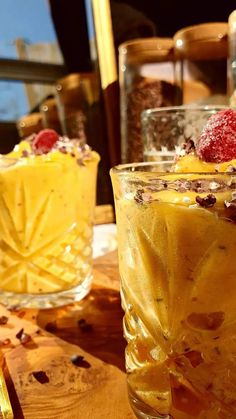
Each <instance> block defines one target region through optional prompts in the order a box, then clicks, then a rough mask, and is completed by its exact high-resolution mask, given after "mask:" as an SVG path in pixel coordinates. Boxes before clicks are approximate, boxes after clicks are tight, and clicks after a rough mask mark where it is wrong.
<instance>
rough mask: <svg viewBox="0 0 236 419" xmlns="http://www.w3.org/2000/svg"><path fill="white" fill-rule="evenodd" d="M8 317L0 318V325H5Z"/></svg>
mask: <svg viewBox="0 0 236 419" xmlns="http://www.w3.org/2000/svg"><path fill="white" fill-rule="evenodd" d="M7 322H8V317H7V316H0V325H4V324H7Z"/></svg>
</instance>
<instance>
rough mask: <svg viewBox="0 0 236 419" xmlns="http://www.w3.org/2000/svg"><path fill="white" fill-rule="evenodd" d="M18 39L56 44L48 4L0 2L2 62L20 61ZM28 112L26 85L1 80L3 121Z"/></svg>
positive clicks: (25, 0)
mask: <svg viewBox="0 0 236 419" xmlns="http://www.w3.org/2000/svg"><path fill="white" fill-rule="evenodd" d="M68 1H69V0H68ZM16 38H23V39H24V40H25V41H26V42H27V43H29V44H33V43H44V42H56V34H55V31H54V27H53V22H52V20H51V16H50V7H49V4H48V1H47V0H0V58H17V53H16V47H15V44H14V41H15V39H16ZM27 111H28V109H27V101H26V96H25V91H24V88H23V84H22V83H19V82H9V81H2V80H0V120H15V119H17V118H19V117H20V116H22V115H23V114H25V113H26V112H27Z"/></svg>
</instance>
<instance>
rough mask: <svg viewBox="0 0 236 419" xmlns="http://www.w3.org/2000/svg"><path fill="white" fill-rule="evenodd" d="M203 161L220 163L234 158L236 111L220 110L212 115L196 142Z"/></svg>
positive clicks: (235, 148)
mask: <svg viewBox="0 0 236 419" xmlns="http://www.w3.org/2000/svg"><path fill="white" fill-rule="evenodd" d="M196 152H197V155H198V156H199V157H200V159H202V160H203V161H205V162H211V163H222V162H226V161H229V160H232V159H235V158H236V111H235V110H233V109H226V110H221V111H219V112H217V113H215V114H214V115H212V116H211V117H210V118H209V119H208V121H207V123H206V126H205V127H204V129H203V131H202V133H201V135H200V137H199V139H198V141H197V144H196Z"/></svg>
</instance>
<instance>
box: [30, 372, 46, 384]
mask: <svg viewBox="0 0 236 419" xmlns="http://www.w3.org/2000/svg"><path fill="white" fill-rule="evenodd" d="M32 375H33V376H34V378H35V379H36V380H37V381H38V382H39V383H40V384H46V383H49V378H48V376H47V374H46V372H45V371H33V372H32Z"/></svg>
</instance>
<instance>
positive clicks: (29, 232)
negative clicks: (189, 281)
mask: <svg viewBox="0 0 236 419" xmlns="http://www.w3.org/2000/svg"><path fill="white" fill-rule="evenodd" d="M68 141H69V140H68ZM63 144H64V143H63ZM24 145H26V146H27V142H26V141H25V142H22V143H21V144H20V147H23V149H22V157H19V158H10V157H9V155H8V156H1V157H0V302H1V303H3V304H5V305H8V306H9V305H10V306H12V305H17V306H23V307H36V308H49V307H55V306H60V305H64V304H68V303H70V302H74V301H76V300H80V299H82V298H83V297H84V296H85V295H86V294H87V293H88V292H89V289H90V284H91V278H92V238H93V234H92V233H93V213H94V208H95V195H96V176H97V165H98V162H99V156H98V154H97V153H96V152H90V155H89V156H88V157H87V158H84V159H83V161H82V159H81V161H80V160H79V159H77V158H76V156H75V155H74V153H69V152H66V151H65V150H64V149H62V152H61V151H58V150H56V151H53V152H51V153H48V154H44V155H43V154H42V155H36V156H27V150H25V149H24ZM85 147H86V146H85ZM13 154H14V152H13ZM88 154H89V152H88Z"/></svg>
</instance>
